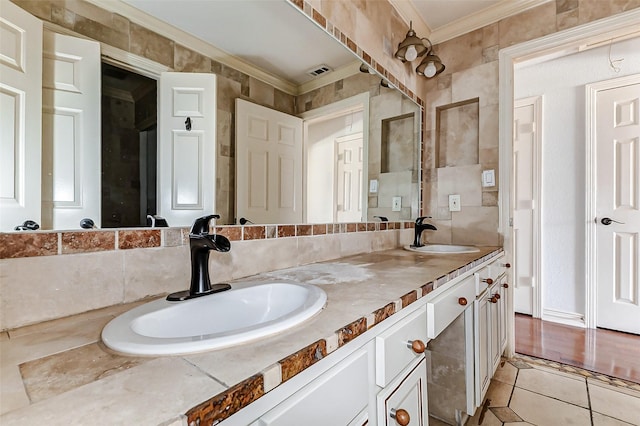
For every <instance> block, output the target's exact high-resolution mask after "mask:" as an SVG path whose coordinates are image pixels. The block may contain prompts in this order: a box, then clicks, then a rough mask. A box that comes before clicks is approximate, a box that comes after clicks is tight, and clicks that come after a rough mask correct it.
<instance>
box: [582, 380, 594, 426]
mask: <svg viewBox="0 0 640 426" xmlns="http://www.w3.org/2000/svg"><path fill="white" fill-rule="evenodd" d="M584 385H585V386H586V388H587V404H589V418H590V419H591V426H594V424H593V408H592V407H591V393H590V392H589V381H588V380H587V378H586V377H585V378H584Z"/></svg>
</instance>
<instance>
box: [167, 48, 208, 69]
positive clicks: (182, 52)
mask: <svg viewBox="0 0 640 426" xmlns="http://www.w3.org/2000/svg"><path fill="white" fill-rule="evenodd" d="M173 64H174V65H173V68H174V69H175V70H176V71H179V72H203V73H210V72H211V59H209V58H207V57H206V56H203V55H201V54H199V53H197V52H194V51H193V50H191V49H188V48H186V47H184V46H181V45H179V44H176V47H175V52H174V58H173Z"/></svg>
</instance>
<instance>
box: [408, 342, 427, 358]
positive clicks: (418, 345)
mask: <svg viewBox="0 0 640 426" xmlns="http://www.w3.org/2000/svg"><path fill="white" fill-rule="evenodd" d="M407 346H408V347H410V348H411V350H412V351H414V352H415V353H417V354H421V353H424V350H425V349H426V346H425V345H424V342H423V341H422V340H419V339H417V340H413V341H411V342H409V343H408V344H407Z"/></svg>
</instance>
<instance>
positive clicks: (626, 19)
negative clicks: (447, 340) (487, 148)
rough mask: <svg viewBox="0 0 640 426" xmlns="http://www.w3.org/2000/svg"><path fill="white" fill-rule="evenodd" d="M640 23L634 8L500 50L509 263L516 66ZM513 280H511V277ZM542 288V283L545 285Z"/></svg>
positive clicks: (503, 215)
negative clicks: (527, 60) (514, 78)
mask: <svg viewBox="0 0 640 426" xmlns="http://www.w3.org/2000/svg"><path fill="white" fill-rule="evenodd" d="M638 20H640V9H633V10H630V11H628V12H625V13H620V14H617V15H614V16H610V17H608V18H603V19H600V20H597V21H594V22H590V23H587V24H583V25H580V26H577V27H574V28H570V29H567V30H563V31H559V32H556V33H553V34H550V35H548V36H544V37H541V38H538V39H534V40H531V41H528V42H524V43H520V44H517V45H514V46H510V47H507V48H505V49H502V50H500V52H499V55H498V68H499V77H498V78H499V81H498V88H499V101H498V105H499V108H498V111H499V167H500V170H501V173H500V181H499V183H500V191H499V193H498V205H499V206H500V210H499V227H498V232H499V233H500V234H501V235H502V237H503V247H504V251H505V253H506V260H507V261H510V262H513V235H512V232H513V229H512V228H511V227H510V221H511V218H512V214H511V205H510V201H511V195H510V194H511V186H512V185H511V184H512V182H513V165H512V160H511V156H512V155H513V146H512V144H513V105H514V98H513V92H514V90H513V76H514V65H515V64H516V63H518V62H521V61H524V60H526V59H533V58H536V57H543V56H546V55H551V54H553V55H556V56H557V57H559V56H562V55H565V54H569V53H574V52H576V51H578V50H579V47H580V46H582V45H585V44H588V43H593V42H602V41H604V40H610V39H612V38H615V37H617V36H619V35H620V34H623V33H627V34H629V33H633V32H636V31H637V25H638ZM509 279H511V277H510V278H509ZM541 285H542V283H541ZM507 302H508V307H507V309H508V312H509V317H508V319H509V321H508V326H507V330H508V344H507V349H506V354H507V356H513V355H514V354H515V316H514V310H513V302H512V300H511V297H508V298H507Z"/></svg>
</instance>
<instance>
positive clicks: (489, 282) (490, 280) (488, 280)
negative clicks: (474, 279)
mask: <svg viewBox="0 0 640 426" xmlns="http://www.w3.org/2000/svg"><path fill="white" fill-rule="evenodd" d="M482 282H483V283H487V284H489V285H491V284H493V280H492V279H491V278H487V279H486V280H482Z"/></svg>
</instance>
